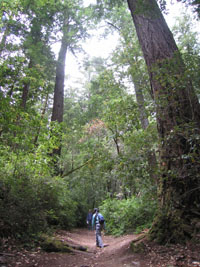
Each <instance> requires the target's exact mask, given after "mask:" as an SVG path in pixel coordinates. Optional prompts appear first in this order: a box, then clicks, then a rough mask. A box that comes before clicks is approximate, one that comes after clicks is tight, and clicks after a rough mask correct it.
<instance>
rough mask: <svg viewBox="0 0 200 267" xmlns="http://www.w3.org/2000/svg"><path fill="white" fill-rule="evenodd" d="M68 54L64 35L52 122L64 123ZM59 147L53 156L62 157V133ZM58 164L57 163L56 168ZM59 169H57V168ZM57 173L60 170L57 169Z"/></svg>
mask: <svg viewBox="0 0 200 267" xmlns="http://www.w3.org/2000/svg"><path fill="white" fill-rule="evenodd" d="M66 54H67V43H66V36H65V35H63V38H62V42H61V48H60V52H59V56H58V62H57V67H56V82H55V88H54V101H53V111H52V117H51V121H57V122H59V123H61V122H62V121H63V111H64V78H65V59H66ZM57 138H58V142H59V143H60V144H59V147H58V148H56V149H54V150H53V155H57V156H60V154H61V132H59V133H58V136H57ZM56 165H57V162H55V167H56ZM56 169H57V167H56ZM57 172H59V171H58V169H57Z"/></svg>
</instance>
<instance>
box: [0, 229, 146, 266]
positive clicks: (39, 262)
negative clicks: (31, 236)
mask: <svg viewBox="0 0 200 267" xmlns="http://www.w3.org/2000/svg"><path fill="white" fill-rule="evenodd" d="M56 236H57V238H59V239H60V240H62V241H63V242H64V243H67V244H69V245H73V246H76V247H77V246H83V247H87V251H86V252H84V251H79V250H74V251H73V253H55V252H51V253H47V252H43V251H41V250H40V249H38V250H36V251H33V252H30V251H26V250H25V251H23V252H22V251H21V252H16V253H15V257H9V258H10V260H9V262H7V264H6V265H5V266H6V267H34V266H37V267H122V266H123V267H131V266H137V267H146V266H150V265H149V264H148V263H147V262H149V260H147V259H145V258H146V257H144V256H143V255H141V254H139V255H137V254H133V253H131V251H130V243H131V241H132V240H134V239H136V238H137V237H138V236H139V235H133V234H129V235H124V236H120V237H113V236H107V235H104V233H102V238H103V242H104V244H105V245H107V246H106V247H104V248H97V247H96V242H95V231H89V230H87V229H75V230H73V231H70V232H69V231H58V232H57V233H56ZM13 252H14V251H13ZM145 260H146V262H145ZM0 266H2V265H1V264H0Z"/></svg>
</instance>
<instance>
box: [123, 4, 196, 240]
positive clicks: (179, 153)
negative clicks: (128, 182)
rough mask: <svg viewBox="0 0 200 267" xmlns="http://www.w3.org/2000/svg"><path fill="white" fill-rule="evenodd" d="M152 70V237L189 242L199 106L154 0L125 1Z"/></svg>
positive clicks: (194, 197)
mask: <svg viewBox="0 0 200 267" xmlns="http://www.w3.org/2000/svg"><path fill="white" fill-rule="evenodd" d="M127 2H128V6H129V9H130V11H131V15H132V18H133V22H134V25H135V27H136V32H137V35H138V39H139V42H140V45H141V47H142V51H143V55H144V58H145V61H146V64H147V67H148V72H149V77H150V82H151V85H152V90H153V97H154V101H155V104H156V113H157V127H158V134H159V140H160V142H159V143H160V148H159V149H160V178H159V192H158V193H159V211H158V216H157V217H156V219H155V221H154V224H153V226H152V229H151V232H150V237H151V238H152V239H156V240H157V241H158V242H160V243H165V242H174V243H175V242H181V241H184V240H185V239H186V238H187V237H191V235H192V231H193V228H192V227H191V225H192V224H193V223H194V221H196V220H199V219H200V212H199V210H200V152H199V151H200V150H199V149H200V141H199V140H200V105H199V102H198V99H197V96H196V95H195V92H194V89H193V86H192V82H191V81H190V79H189V77H188V75H187V72H186V69H185V66H184V63H183V61H182V58H181V55H180V53H179V51H178V48H177V46H176V43H175V41H174V38H173V35H172V33H171V32H170V30H169V28H168V26H167V24H166V22H165V20H164V17H163V15H162V13H161V11H160V9H159V7H158V5H157V2H156V0H127Z"/></svg>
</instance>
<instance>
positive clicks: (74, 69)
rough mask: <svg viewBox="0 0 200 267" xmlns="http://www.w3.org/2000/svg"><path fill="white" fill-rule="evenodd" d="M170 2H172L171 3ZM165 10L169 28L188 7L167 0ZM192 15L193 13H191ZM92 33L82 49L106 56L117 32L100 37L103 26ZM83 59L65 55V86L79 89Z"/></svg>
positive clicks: (89, 54)
mask: <svg viewBox="0 0 200 267" xmlns="http://www.w3.org/2000/svg"><path fill="white" fill-rule="evenodd" d="M171 2H174V4H172V3H171ZM95 3H96V0H84V5H85V6H88V5H89V4H95ZM167 3H168V5H167V10H168V13H167V14H165V15H164V16H165V19H166V21H167V24H168V26H169V27H170V28H171V27H172V26H173V25H174V24H175V20H176V17H178V16H179V15H180V14H181V12H182V11H184V10H186V11H187V12H190V11H188V8H187V9H186V8H185V5H183V4H182V3H180V2H177V1H176V0H175V1H171V0H170V1H168V2H167ZM192 14H193V15H194V13H192ZM196 23H197V28H196V29H197V32H199V29H200V27H199V26H200V25H199V24H200V23H199V22H197V21H196ZM93 33H94V35H93V37H92V38H90V39H88V40H87V41H86V42H84V43H83V44H82V47H83V49H84V50H85V52H86V53H87V58H92V57H102V58H105V59H106V58H108V57H109V54H110V53H111V52H112V51H113V50H114V49H115V47H116V45H117V43H118V38H119V36H118V34H117V32H116V33H114V34H109V35H108V36H107V37H106V38H105V39H104V38H102V37H101V35H102V33H103V27H102V28H100V29H99V28H98V29H97V31H96V32H93ZM100 37H101V38H100ZM83 59H84V55H83V54H82V55H81V54H79V55H78V56H77V58H75V57H74V56H73V55H71V54H70V53H69V54H68V55H67V60H66V76H67V80H66V88H69V86H70V87H74V89H76V90H77V89H78V88H79V89H81V88H80V87H81V85H80V83H84V81H85V76H84V75H83V72H82V71H81V65H82V61H83Z"/></svg>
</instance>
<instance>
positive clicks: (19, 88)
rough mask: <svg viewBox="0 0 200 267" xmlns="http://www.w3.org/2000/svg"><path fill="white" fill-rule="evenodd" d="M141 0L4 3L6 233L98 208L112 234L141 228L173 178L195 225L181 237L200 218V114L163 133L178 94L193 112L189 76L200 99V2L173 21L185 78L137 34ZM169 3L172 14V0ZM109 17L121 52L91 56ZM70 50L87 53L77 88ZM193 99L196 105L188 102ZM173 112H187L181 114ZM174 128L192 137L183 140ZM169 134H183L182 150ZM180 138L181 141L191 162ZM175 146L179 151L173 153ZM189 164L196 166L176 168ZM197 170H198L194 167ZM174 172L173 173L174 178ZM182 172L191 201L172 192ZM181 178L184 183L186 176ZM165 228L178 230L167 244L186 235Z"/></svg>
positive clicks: (61, 223) (0, 112) (74, 220)
mask: <svg viewBox="0 0 200 267" xmlns="http://www.w3.org/2000/svg"><path fill="white" fill-rule="evenodd" d="M150 2H154V1H150ZM183 2H186V1H183ZM134 3H136V4H137V1H128V4H129V8H128V6H127V3H126V1H125V2H123V1H122V3H120V1H117V3H115V1H97V4H93V5H89V6H85V5H84V4H83V1H81V0H73V1H72V0H64V1H61V0H57V1H54V0H40V1H38V0H37V1H33V0H21V1H18V0H12V1H1V4H0V5H1V9H0V17H1V22H0V29H1V34H0V55H1V58H0V66H1V68H0V81H1V83H0V102H1V103H0V120H1V123H0V156H1V157H0V214H1V217H0V236H13V237H15V238H19V239H22V240H25V239H27V238H33V237H35V236H37V235H38V233H40V232H47V231H49V230H51V229H55V228H63V229H69V228H72V227H82V226H85V224H86V215H87V212H88V209H93V208H94V207H97V206H100V210H101V212H102V213H103V214H104V216H105V218H106V223H107V233H109V234H114V235H120V234H123V233H126V232H139V231H141V230H143V229H145V228H150V227H151V226H152V223H153V222H154V223H153V225H154V227H157V226H156V225H157V222H158V221H159V220H158V218H159V217H158V214H159V211H160V209H161V206H162V205H161V204H160V203H163V202H162V201H163V199H162V200H161V201H160V198H161V197H160V195H161V194H163V191H162V190H164V189H163V188H164V184H165V185H166V184H167V185H166V187H165V191H166V192H167V193H166V199H167V196H169V195H170V199H167V200H166V203H167V204H165V207H166V206H167V207H169V206H170V207H172V205H173V208H172V210H174V207H175V206H176V205H177V206H179V208H178V210H179V213H178V214H179V215H180V218H183V217H184V218H186V220H187V222H188V224H190V225H192V229H189V230H188V228H187V231H186V230H185V228H184V227H183V232H182V233H181V234H180V235H179V234H177V232H176V236H177V240H178V239H179V240H180V236H181V240H182V239H183V235H184V236H185V237H187V238H188V237H191V236H192V233H193V230H194V229H196V228H195V227H196V224H197V222H198V220H199V219H200V213H199V211H197V210H198V208H199V206H200V202H199V197H198V196H199V195H200V194H199V190H200V184H199V180H200V179H199V176H198V175H199V174H198V173H199V165H200V160H199V140H200V133H199V129H200V128H199V124H198V123H200V121H199V122H198V123H197V124H195V123H193V120H192V119H193V117H195V115H194V116H193V115H191V119H188V120H187V124H186V122H184V123H182V121H181V123H177V124H176V125H175V126H174V125H173V127H172V126H170V127H171V128H170V129H169V131H168V128H167V127H163V128H162V130H163V132H162V131H161V126H162V123H163V125H164V122H163V121H164V119H165V120H166V121H167V116H165V115H166V113H165V112H168V111H166V109H165V105H166V101H168V102H167V105H168V106H170V104H169V103H171V106H173V105H176V110H179V111H180V110H181V108H180V107H179V104H177V103H179V99H178V98H177V91H178V93H179V94H180V95H182V94H184V90H183V91H180V90H179V89H180V88H178V89H177V91H176V88H177V84H178V85H180V84H183V83H184V84H189V83H188V81H189V80H190V81H192V84H193V89H194V95H195V96H197V98H198V99H199V98H200V75H199V74H200V42H199V35H198V33H197V32H195V23H196V21H195V20H193V17H194V16H198V12H199V4H198V1H188V3H189V4H193V8H194V10H193V12H192V13H182V14H179V17H178V18H177V20H176V23H175V25H174V26H173V28H172V29H171V30H172V33H173V36H174V38H175V40H176V44H177V46H178V49H179V51H180V53H181V58H182V60H181V65H179V64H178V63H177V61H176V64H173V68H174V69H175V65H178V68H179V70H180V69H181V70H182V66H184V75H183V73H181V74H180V73H178V74H177V72H176V78H174V77H175V76H173V74H172V71H171V69H170V67H169V66H171V65H168V63H166V62H165V63H164V64H165V68H162V69H159V71H157V69H156V68H157V67H156V66H155V65H154V69H152V68H151V69H150V67H149V66H148V60H147V58H144V56H143V55H144V46H143V50H142V49H141V40H140V37H139V39H138V37H137V35H138V33H139V30H138V28H137V27H136V28H137V34H136V31H135V28H134V25H133V20H134V24H135V23H136V22H137V18H134V14H135V13H134V12H133V10H131V9H132V8H134ZM159 3H160V7H161V9H162V10H164V12H166V7H165V4H166V3H165V1H159ZM144 4H145V1H144ZM186 4H187V3H186ZM150 8H151V7H150ZM129 9H130V10H131V12H132V16H131V12H130V10H129ZM146 10H147V11H148V8H147V9H146V7H145V8H141V10H139V11H137V12H138V14H139V13H140V12H143V13H144V12H146ZM137 12H136V15H137ZM147 13H148V12H147ZM147 16H148V14H147ZM132 17H133V18H132ZM144 17H145V16H144ZM196 19H197V20H198V18H196ZM102 21H103V25H104V28H105V29H104V32H103V36H102V38H103V37H106V36H108V35H109V34H114V33H115V32H117V34H118V35H119V42H118V44H117V46H116V48H115V50H114V51H113V52H112V54H111V55H110V56H109V58H108V59H107V60H105V59H104V58H100V57H92V58H91V57H89V56H88V55H86V54H85V56H84V57H82V56H81V59H82V60H81V61H79V55H80V53H83V49H82V44H83V43H84V42H85V41H86V40H87V39H88V38H90V32H91V31H92V30H94V29H95V30H97V31H98V27H102ZM98 25H99V26H98ZM139 36H140V35H139ZM55 45H56V46H57V47H59V51H58V53H57V51H55ZM103 49H104V48H103V47H102V50H103ZM142 51H143V52H142ZM67 53H72V54H73V55H74V56H75V57H76V60H77V61H78V63H79V64H80V65H81V66H82V71H83V75H84V79H83V80H77V82H76V83H77V84H74V85H73V86H72V85H71V86H68V80H67V77H66V73H65V72H66V68H70V62H69V61H67V60H66V55H67ZM176 60H177V58H176ZM160 62H161V60H160V61H159V64H160ZM154 63H155V62H154ZM166 68H167V69H170V71H171V72H170V71H169V72H166ZM155 73H156V75H157V76H156V77H157V78H156V79H157V81H159V82H160V84H161V85H162V86H163V87H164V88H165V89H166V90H165V97H166V98H164V97H163V95H161V94H160V96H159V101H160V102H158V100H157V99H156V92H159V91H158V90H157V89H155V88H156V82H155V78H152V76H153V75H154V74H155ZM166 73H167V74H166ZM186 79H187V80H186ZM169 84H170V90H169ZM174 88H175V89H174ZM181 90H182V89H181ZM175 95H176V100H174V99H173V96H175ZM188 95H189V93H188ZM190 96H191V95H189V98H190ZM166 99H167V100H166ZM195 99H196V98H195ZM190 100H191V98H190ZM170 101H171V102H170ZM192 101H193V100H191V102H192ZM161 102H162V103H161ZM174 103H175V104H174ZM192 106H194V105H193V104H192ZM197 106H198V104H197ZM161 107H162V109H161ZM183 109H185V110H186V112H187V114H189V110H188V109H187V103H186V102H184V103H183ZM197 111H198V109H197ZM170 112H171V111H170ZM195 112H196V111H194V114H196V113H198V112H196V113H195ZM172 113H173V112H172ZM162 114H163V116H162ZM179 114H180V116H181V118H182V117H187V114H183V113H181V111H180V112H179ZM192 114H193V113H192ZM161 117H164V118H161ZM170 118H171V120H172V121H178V122H179V121H180V117H179V118H178V115H177V116H171V117H170ZM187 118H188V117H187ZM168 124H169V123H168V122H167V123H166V124H165V125H168ZM183 124H184V126H183ZM180 125H181V126H180ZM164 131H165V132H167V133H168V134H167V139H164V138H166V135H164V134H163V133H164ZM161 132H162V134H163V135H162V134H161ZM173 132H176V138H177V136H178V137H180V136H181V137H184V141H183V139H181V141H180V139H176V138H175V137H173V138H172V135H173ZM169 133H170V134H169ZM170 138H171V139H170ZM164 140H165V141H164ZM171 140H172V142H171ZM179 142H180V144H181V145H180V146H179V147H178V145H177V144H179ZM163 144H171V147H170V149H168V150H167V149H166V145H163ZM173 147H174V149H176V150H177V151H179V156H178V157H179V158H181V164H182V165H181V167H180V165H179V163H178V162H177V161H176V160H175V156H174V153H173V150H172V148H173ZM168 148H169V146H168ZM186 148H187V149H186ZM184 149H185V150H184ZM163 151H164V152H163ZM166 151H168V152H167V153H168V158H170V156H171V157H172V160H171V159H168V161H167V160H163V155H164V154H165V158H166ZM180 151H181V152H180ZM173 156H174V157H173ZM170 160H171V162H170ZM166 166H167V169H166ZM194 166H197V167H194ZM178 168H179V169H181V170H184V172H181V174H180V172H178V171H177V173H176V172H175V169H176V170H177V169H178ZM191 169H192V171H194V170H196V173H194V172H192V174H191V173H190V170H191ZM166 173H167V175H170V178H169V177H168V178H167V180H163V179H165V178H163V177H166ZM188 173H189V174H188ZM186 174H187V175H188V176H187V175H186ZM178 175H180V177H181V188H182V191H181V192H180V195H181V201H182V199H184V201H185V202H184V201H182V202H181V203H179V204H177V203H178V201H177V198H176V200H174V201H172V199H173V198H174V199H175V196H177V194H178V193H177V192H176V194H172V193H171V191H170V190H171V189H172V187H171V189H170V190H167V189H168V188H170V186H171V185H172V184H174V181H175V180H176V177H177V176H178ZM190 175H191V176H192V177H195V179H193V180H191V178H190ZM186 176H187V177H186ZM161 177H162V179H161ZM178 177H179V176H178ZM171 178H172V180H170V179H171ZM184 179H187V181H188V180H189V184H187V185H186V182H185V180H184ZM161 180H162V181H161ZM163 181H164V182H163ZM169 181H170V182H169ZM182 185H184V186H182ZM176 186H177V187H179V188H180V183H176ZM174 188H175V187H174ZM172 191H173V192H174V191H175V190H174V189H172ZM160 192H161V194H160ZM188 194H190V195H193V196H194V195H195V196H196V197H195V198H194V199H191V198H190V199H189V197H188ZM172 202H173V204H172ZM186 202H187V203H190V205H191V206H192V205H194V206H195V207H197V210H195V209H194V213H193V215H191V214H187V215H186V214H185V213H184V212H183V213H181V212H182V211H183V210H184V209H187V207H186V204H185V203H186ZM174 203H176V205H175V204H174ZM180 207H181V208H180ZM162 208H163V206H162ZM188 209H189V208H188ZM166 210H167V212H166V214H165V215H166V216H164V215H162V217H163V218H164V219H163V218H162V220H165V223H166V222H168V221H170V220H171V218H172V215H171V214H170V215H169V209H167V208H166ZM180 211H181V212H180ZM168 215H169V216H168ZM179 215H177V213H176V216H179ZM155 218H157V220H156V219H155ZM176 218H177V217H176ZM173 223H174V221H173ZM176 223H177V221H176ZM160 225H161V223H160ZM177 225H179V224H175V225H173V227H171V229H170V231H173V229H176V228H177ZM184 225H185V223H184ZM165 226H166V224H165ZM154 229H155V228H154ZM161 229H162V227H161ZM170 231H169V233H170ZM153 233H154V231H152V237H153V238H154V239H155V237H154V236H153ZM162 233H163V232H162ZM189 233H190V234H189ZM163 235H164V236H166V238H163V236H162V237H161V238H160V239H159V238H158V241H159V242H166V241H169V242H170V241H174V242H175V241H177V240H176V238H173V240H171V237H169V236H168V233H166V232H164V233H163Z"/></svg>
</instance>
